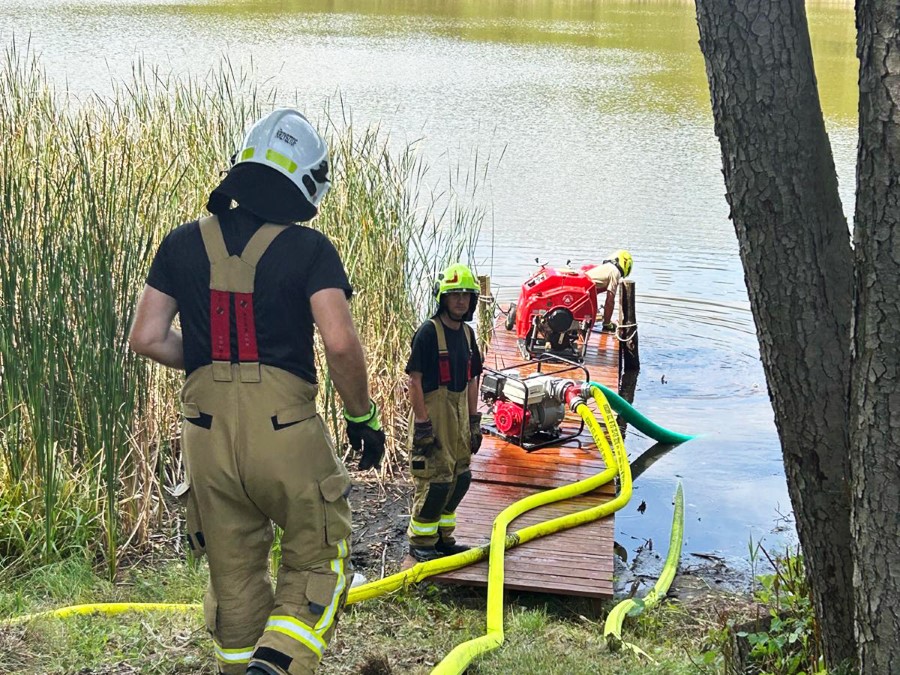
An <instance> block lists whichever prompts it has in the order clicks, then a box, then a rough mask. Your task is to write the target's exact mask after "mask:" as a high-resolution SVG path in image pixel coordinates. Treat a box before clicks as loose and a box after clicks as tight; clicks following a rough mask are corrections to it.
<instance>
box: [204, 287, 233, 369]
mask: <svg viewBox="0 0 900 675" xmlns="http://www.w3.org/2000/svg"><path fill="white" fill-rule="evenodd" d="M230 331H231V293H229V292H228V291H213V290H211V291H210V292H209V332H210V343H211V345H212V358H213V361H231V334H230Z"/></svg>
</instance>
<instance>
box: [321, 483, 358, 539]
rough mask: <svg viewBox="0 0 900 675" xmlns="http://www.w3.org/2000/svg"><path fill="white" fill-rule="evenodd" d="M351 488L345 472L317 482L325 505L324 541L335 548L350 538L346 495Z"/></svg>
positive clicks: (348, 509) (348, 504)
mask: <svg viewBox="0 0 900 675" xmlns="http://www.w3.org/2000/svg"><path fill="white" fill-rule="evenodd" d="M351 487H353V485H352V483H351V482H350V476H348V475H347V472H346V471H343V470H338V471H337V472H335V473H333V474H331V475H330V476H328V477H327V478H323V479H322V480H320V481H319V492H320V493H321V494H322V499H323V500H324V504H325V541H326V542H327V543H328V545H329V546H336V545H337V544H338V542H340V541H341V540H342V539H346V538H347V537H349V536H350V503H349V502H348V501H347V495H349V494H350V489H351Z"/></svg>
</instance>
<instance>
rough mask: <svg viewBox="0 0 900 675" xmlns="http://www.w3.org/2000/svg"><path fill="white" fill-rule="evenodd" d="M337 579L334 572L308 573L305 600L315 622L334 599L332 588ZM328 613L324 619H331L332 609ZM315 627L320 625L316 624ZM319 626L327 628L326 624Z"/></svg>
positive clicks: (335, 585)
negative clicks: (328, 615)
mask: <svg viewBox="0 0 900 675" xmlns="http://www.w3.org/2000/svg"><path fill="white" fill-rule="evenodd" d="M337 581H338V578H337V575H336V574H323V573H321V572H310V573H309V579H307V581H306V601H307V603H308V610H309V613H310V614H311V615H312V616H313V617H314V618H315V622H316V623H318V621H319V619H321V618H322V615H323V614H325V610H326V609H328V607H329V606H330V605H331V604H332V603H333V602H334V601H335V597H334V590H335V588H336V587H337ZM329 614H330V615H331V616H330V617H326V620H328V619H330V620H332V621H333V617H334V610H332V611H331V612H329ZM316 628H320V627H319V626H316ZM321 628H325V629H327V628H328V626H321Z"/></svg>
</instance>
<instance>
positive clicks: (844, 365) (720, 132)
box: [697, 0, 855, 666]
mask: <svg viewBox="0 0 900 675" xmlns="http://www.w3.org/2000/svg"><path fill="white" fill-rule="evenodd" d="M697 21H698V24H699V26H700V47H701V49H702V51H703V55H704V58H705V60H706V74H707V78H708V80H709V87H710V96H711V100H712V109H713V117H714V120H715V131H716V135H717V136H718V138H719V142H720V144H721V148H722V163H723V167H724V174H725V186H726V197H727V199H728V203H729V205H730V207H731V218H732V220H733V221H734V227H735V231H736V232H737V237H738V242H739V244H740V253H741V260H742V262H743V266H744V275H745V280H746V283H747V290H748V293H749V296H750V303H751V308H752V311H753V318H754V320H755V322H756V329H757V335H758V338H759V345H760V353H761V356H762V362H763V367H764V369H765V373H766V381H767V383H768V386H769V395H770V397H771V399H772V405H773V408H774V410H775V424H776V427H777V429H778V434H779V437H780V439H781V445H782V450H783V453H784V466H785V474H786V476H787V483H788V492H789V494H790V496H791V502H792V505H793V509H794V514H795V516H796V519H797V531H798V534H799V536H800V542H801V544H802V546H803V551H804V556H805V560H806V564H807V570H808V572H809V575H810V580H811V583H812V588H813V599H814V601H815V605H816V614H817V616H818V617H819V621H820V626H821V630H822V638H823V648H824V652H825V658H826V661H827V662H828V664H830V665H831V666H836V665H837V664H839V663H843V662H851V663H852V662H853V661H854V659H855V645H854V637H853V588H852V560H851V542H850V516H849V508H850V497H849V484H848V481H849V471H850V466H849V459H848V456H849V431H848V428H847V411H848V399H849V390H850V329H851V328H850V318H851V297H852V256H851V248H850V238H849V232H848V229H847V222H846V219H845V218H844V215H843V211H842V209H841V204H840V199H839V197H838V191H837V177H836V174H835V170H834V161H833V159H832V156H831V147H830V144H829V142H828V137H827V134H826V133H825V125H824V121H823V118H822V111H821V107H820V105H819V96H818V91H817V88H816V79H815V73H814V70H813V63H812V51H811V48H810V43H809V33H808V29H807V23H806V14H805V11H804V5H803V2H802V0H729V1H727V2H723V1H722V0H697Z"/></svg>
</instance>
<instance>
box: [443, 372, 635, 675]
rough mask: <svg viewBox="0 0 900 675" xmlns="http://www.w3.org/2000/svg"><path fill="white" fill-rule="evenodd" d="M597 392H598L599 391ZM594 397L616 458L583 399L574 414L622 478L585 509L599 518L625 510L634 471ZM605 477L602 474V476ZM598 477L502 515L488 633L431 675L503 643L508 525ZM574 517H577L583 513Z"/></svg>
mask: <svg viewBox="0 0 900 675" xmlns="http://www.w3.org/2000/svg"><path fill="white" fill-rule="evenodd" d="M594 391H595V392H596V390H594ZM595 397H596V400H597V403H598V407H599V408H600V413H601V414H602V416H603V421H604V422H605V423H606V427H607V429H608V430H609V432H610V437H611V438H612V442H613V448H614V451H615V459H614V458H613V453H612V452H611V451H610V449H609V444H608V443H607V441H606V436H605V435H604V433H603V430H602V429H601V428H600V425H599V423H598V422H597V419H596V418H595V417H594V415H593V414H592V413H591V411H590V408H588V407H587V405H586V404H585V402H584V399H581V398H580V397H579V398H576V399H575V400H574V401H573V406H574V407H575V411H576V412H577V413H578V414H579V415H581V418H582V419H583V420H584V422H585V424H586V425H587V427H588V429H589V430H590V432H591V435H592V436H593V437H594V441H595V442H596V444H597V447H598V448H600V449H601V452H602V453H603V456H604V458H605V459H606V463H607V467H608V468H609V469H613V470H615V468H616V467H618V472H619V475H620V478H621V484H620V485H619V494H618V495H617V496H616V497H615V498H614V499H612V500H611V501H609V502H606V503H605V504H602V505H600V506H599V507H595V508H593V509H586V511H591V512H593V513H594V514H596V515H595V518H599V517H602V516H604V515H607V514H609V513H613V512H614V511H617V510H618V509H620V508H622V506H624V505H625V504H626V503H627V502H628V500H629V499H630V498H631V471H630V469H629V466H628V456H627V455H626V454H625V443H624V442H623V440H622V434H621V432H620V431H619V426H618V424H616V422H615V418H614V417H613V413H612V410H611V409H610V407H609V403H607V401H606V397H605V396H603V394H602V393H595ZM605 473H607V472H603V474H605ZM603 474H601V476H602V475H603ZM596 478H597V477H594V479H587V480H583V481H579V482H577V483H573V484H571V485H565V486H563V487H560V488H556V489H554V490H549V491H547V492H541V493H538V494H536V495H531V496H529V497H526V498H525V499H521V500H519V501H517V502H516V503H514V504H512V505H510V506H508V507H507V508H505V509H504V510H503V511H502V512H501V513H500V515H498V516H497V517H496V518H495V519H494V525H493V530H492V532H491V545H490V566H489V568H488V600H487V632H486V633H485V634H484V635H482V636H481V637H477V638H475V639H473V640H468V641H467V642H463V643H462V644H460V645H457V646H456V647H455V648H454V649H453V650H452V651H451V652H450V653H449V654H448V655H447V656H446V657H445V658H444V660H443V661H441V662H440V663H439V664H438V665H437V667H436V668H435V669H434V670H432V671H431V672H432V675H451V674H452V675H460V674H461V673H463V672H464V671H465V670H466V668H467V667H468V665H469V664H470V663H471V662H472V659H474V658H475V657H476V656H479V655H481V654H484V653H485V652H488V651H490V650H492V649H496V648H497V647H499V646H500V645H501V644H503V639H504V634H503V576H504V575H503V572H504V570H503V562H504V560H503V557H504V554H505V551H506V548H507V547H506V545H505V543H506V528H507V526H508V525H509V523H510V522H512V521H513V520H514V519H515V518H518V517H519V516H520V515H522V514H523V513H525V512H526V511H529V510H531V509H534V508H536V507H538V506H542V505H544V504H549V503H551V502H555V501H560V500H562V499H568V498H570V497H574V496H576V495H579V494H583V493H584V492H586V491H589V490H591V489H594V488H593V487H590V486H589V485H588V484H590V483H591V482H592V481H593V480H595V479H596ZM582 513H584V512H582ZM572 515H573V516H578V515H580V514H572ZM570 517H571V516H566V517H563V518H555V519H554V521H555V522H556V523H558V524H559V522H560V521H565V520H567V519H568V518H570ZM554 521H550V522H545V523H541V525H550V523H551V522H554ZM560 529H565V528H564V527H559V526H558V525H557V527H555V528H550V527H548V528H546V531H545V532H544V534H550V533H551V532H556V531H559V530H560ZM520 543H521V542H520Z"/></svg>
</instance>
